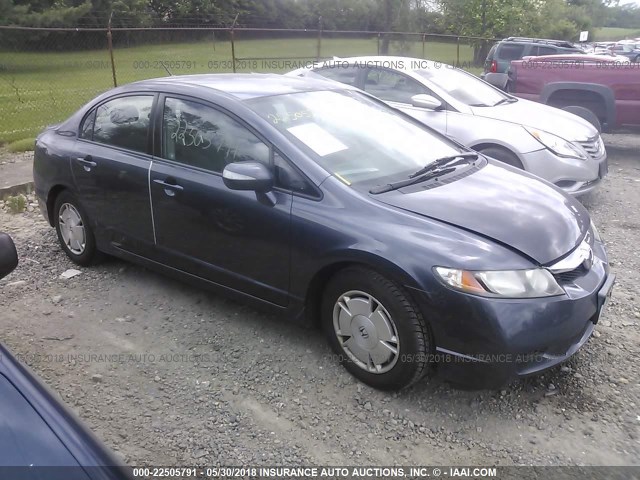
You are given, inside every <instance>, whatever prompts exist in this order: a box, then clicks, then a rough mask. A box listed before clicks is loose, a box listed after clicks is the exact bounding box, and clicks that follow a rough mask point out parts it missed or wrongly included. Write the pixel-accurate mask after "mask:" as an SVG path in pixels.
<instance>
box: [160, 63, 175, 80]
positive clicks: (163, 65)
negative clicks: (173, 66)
mask: <svg viewBox="0 0 640 480" xmlns="http://www.w3.org/2000/svg"><path fill="white" fill-rule="evenodd" d="M160 65H162V68H164V69H165V70H166V72H167V73H168V74H169V76H170V77H173V73H171V70H169V69H168V68H167V66H166V65H165V64H164V62H160Z"/></svg>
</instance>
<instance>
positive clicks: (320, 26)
mask: <svg viewBox="0 0 640 480" xmlns="http://www.w3.org/2000/svg"><path fill="white" fill-rule="evenodd" d="M321 53H322V15H320V16H319V17H318V46H317V47H316V61H318V62H319V61H320V56H321Z"/></svg>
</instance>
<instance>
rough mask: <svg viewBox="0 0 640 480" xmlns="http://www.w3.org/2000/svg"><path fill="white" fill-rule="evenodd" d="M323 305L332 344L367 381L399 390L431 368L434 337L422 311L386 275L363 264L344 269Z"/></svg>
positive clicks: (346, 363)
mask: <svg viewBox="0 0 640 480" xmlns="http://www.w3.org/2000/svg"><path fill="white" fill-rule="evenodd" d="M321 308H322V325H323V329H324V331H325V334H326V336H327V339H328V341H329V344H330V345H331V348H332V349H333V351H334V352H336V354H337V355H338V357H339V359H340V363H341V364H342V365H343V366H344V367H345V368H346V369H347V370H348V371H349V372H350V373H351V374H352V375H353V376H354V377H356V378H357V379H358V380H360V381H362V382H363V383H366V384H367V385H370V386H372V387H374V388H377V389H380V390H399V389H401V388H404V387H407V386H409V385H411V384H413V383H415V382H417V381H418V380H420V379H421V378H422V377H424V376H425V375H426V374H427V373H428V372H429V371H430V370H431V366H432V362H431V358H430V357H431V353H432V351H433V342H432V340H431V338H432V337H431V334H430V333H429V328H428V326H427V323H426V321H425V320H424V318H423V316H422V313H421V312H420V310H419V309H418V307H417V306H416V305H415V303H414V302H413V301H412V300H411V299H410V297H409V296H408V295H407V293H405V292H404V290H403V289H402V288H401V287H400V286H399V285H398V284H396V283H395V282H393V281H391V280H389V279H388V278H386V277H384V276H383V275H381V274H379V273H377V272H375V271H373V270H369V269H366V268H362V267H349V268H346V269H344V270H342V271H340V272H338V273H337V274H336V275H335V276H334V277H333V278H332V279H331V280H330V281H329V283H328V284H327V286H326V288H325V291H324V295H323V301H322V307H321ZM355 312H359V313H355ZM371 312H373V313H371ZM374 322H375V323H374ZM356 335H357V336H356ZM393 349H395V352H394V351H393ZM374 357H375V358H374Z"/></svg>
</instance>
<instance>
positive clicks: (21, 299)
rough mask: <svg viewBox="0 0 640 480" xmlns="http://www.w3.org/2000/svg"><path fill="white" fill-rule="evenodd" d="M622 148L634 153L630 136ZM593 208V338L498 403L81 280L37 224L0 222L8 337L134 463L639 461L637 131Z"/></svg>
mask: <svg viewBox="0 0 640 480" xmlns="http://www.w3.org/2000/svg"><path fill="white" fill-rule="evenodd" d="M622 143H623V144H624V142H622ZM627 143H629V145H626V144H624V145H618V147H620V146H623V147H629V146H631V147H634V148H635V150H632V149H626V150H623V149H615V150H614V149H612V150H611V151H610V173H609V176H608V177H607V178H606V180H605V182H604V183H603V185H602V186H601V187H600V188H599V190H597V191H596V192H595V193H593V194H591V195H589V196H588V197H586V198H583V199H582V200H583V202H584V203H585V205H586V206H587V208H588V209H589V211H590V212H591V214H592V215H593V217H594V221H595V222H596V224H597V225H598V226H599V229H600V231H601V234H602V235H603V236H604V238H605V239H606V243H607V245H608V249H609V254H610V259H611V263H612V269H613V271H614V272H615V273H617V275H618V281H617V285H616V287H615V289H614V294H613V298H612V300H611V302H610V304H609V307H608V308H609V310H608V312H607V315H606V317H605V319H604V320H603V321H601V322H600V324H599V325H598V326H597V330H596V333H595V335H594V337H592V339H591V340H590V342H589V343H588V344H587V345H586V346H585V347H584V348H583V349H582V350H581V351H579V352H578V353H577V354H576V355H575V356H574V357H573V358H572V359H571V360H570V361H569V362H568V363H566V364H565V365H563V366H562V367H557V368H555V369H552V370H550V371H549V372H547V373H545V374H544V375H541V376H537V377H533V378H529V379H526V380H522V381H517V382H515V383H513V384H511V385H509V386H508V387H505V388H504V389H503V390H500V391H489V390H483V391H464V390H459V389H456V388H454V387H452V386H451V385H449V384H447V383H446V382H444V381H443V380H441V379H439V378H437V377H436V378H429V379H425V380H424V381H422V382H420V383H419V384H418V385H416V386H413V387H411V388H409V389H407V390H404V391H402V392H400V393H396V394H390V393H383V392H379V391H375V390H373V389H371V388H369V387H367V386H365V385H362V384H359V383H358V382H356V381H355V380H354V379H352V377H350V376H349V374H347V373H346V371H345V370H343V369H342V368H341V367H340V366H339V365H337V364H336V363H335V362H334V360H333V358H332V355H331V353H330V351H329V349H328V347H327V346H325V342H324V340H323V338H322V335H321V334H320V332H317V331H313V330H306V329H304V328H301V327H299V326H297V325H294V324H291V323H288V322H285V321H282V320H281V319H279V318H275V317H273V316H269V315H265V314H263V313H261V312H258V311H255V310H253V309H251V308H248V307H246V306H243V305H241V304H238V303H234V302H232V301H229V300H226V299H224V298H222V297H218V296H215V295H213V294H210V293H208V292H205V291H202V290H199V289H197V288H193V287H190V286H187V285H184V284H182V283H179V282H177V281H174V280H171V279H168V278H166V277H164V276H161V275H158V274H155V273H152V272H149V271H147V270H145V269H143V268H140V267H137V266H134V265H132V264H129V263H125V262H122V261H119V260H115V259H109V260H106V261H105V262H104V263H102V264H100V265H99V266H96V267H92V268H88V269H87V268H81V269H80V270H81V274H80V275H78V276H76V277H74V278H71V279H68V280H63V279H60V278H59V276H60V274H61V273H62V272H64V271H65V270H67V269H69V268H75V266H74V265H73V264H72V263H71V262H70V261H69V260H68V259H67V258H66V256H65V255H64V254H63V253H62V251H61V250H60V249H59V248H58V246H57V241H56V238H55V234H54V231H53V229H52V228H50V227H49V226H48V225H47V224H46V222H45V221H44V220H43V219H42V218H41V217H40V215H39V213H37V209H35V210H34V209H33V208H30V210H32V211H28V212H25V213H24V214H18V215H10V214H9V213H7V212H6V211H4V210H0V230H4V231H6V232H8V233H10V234H11V235H12V236H13V237H14V239H15V241H16V244H17V247H18V251H19V254H20V258H21V264H20V266H19V267H18V269H17V270H16V271H15V272H14V273H13V274H11V275H10V276H9V277H7V278H6V279H4V280H0V312H1V313H0V331H1V332H2V336H1V340H2V341H3V342H4V343H5V344H6V345H7V346H8V347H9V349H10V350H12V351H13V352H14V353H15V354H16V355H18V356H19V357H20V358H21V359H23V360H24V361H25V362H26V363H27V364H29V365H30V366H31V367H32V368H33V370H35V372H37V373H38V374H39V375H40V376H41V377H43V378H44V379H45V381H46V382H47V383H48V384H49V385H50V386H52V387H53V388H54V389H55V390H56V391H57V392H59V394H60V395H61V397H62V398H63V399H64V401H65V402H66V403H67V404H68V405H70V406H71V407H72V408H73V409H74V410H75V411H76V412H77V413H78V414H79V415H80V417H81V418H82V419H83V420H84V421H85V422H86V423H87V424H88V425H89V426H90V427H91V428H92V429H93V430H94V431H95V432H96V433H97V434H98V436H99V437H101V438H102V439H103V440H104V441H105V442H106V443H107V445H109V446H110V447H111V448H113V449H114V450H115V451H116V452H117V454H118V455H120V456H121V457H123V458H124V459H125V460H126V461H127V462H128V463H130V464H131V465H196V464H198V465H217V464H224V465H249V464H252V465H283V464H288V465H292V464H297V465H301V464H331V465H393V464H406V465H411V464H414V465H416V464H418V465H429V464H431V465H461V464H462V465H513V464H518V465H521V464H522V465H625V464H632V465H638V464H639V463H640V398H639V393H640V383H639V379H638V375H637V372H638V366H637V365H638V360H639V352H640V348H639V340H640V330H639V328H638V325H639V323H640V287H639V285H640V273H639V271H640V254H639V249H638V247H637V245H638V232H639V231H640V208H639V206H640V158H639V154H638V152H639V151H640V137H636V138H635V144H634V143H633V141H627Z"/></svg>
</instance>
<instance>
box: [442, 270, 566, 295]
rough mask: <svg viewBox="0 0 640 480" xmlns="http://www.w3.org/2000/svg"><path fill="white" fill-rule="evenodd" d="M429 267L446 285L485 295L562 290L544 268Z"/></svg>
mask: <svg viewBox="0 0 640 480" xmlns="http://www.w3.org/2000/svg"><path fill="white" fill-rule="evenodd" d="M433 270H434V272H435V273H436V276H437V277H439V278H440V279H441V280H442V281H443V282H444V283H445V284H447V285H449V286H450V287H453V288H455V289H456V290H462V291H464V292H467V293H474V294H476V295H483V296H487V297H505V298H536V297H550V296H553V295H562V294H563V293H564V290H563V289H562V288H561V287H560V285H558V283H557V282H556V279H555V278H553V275H551V273H550V272H549V271H548V270H546V269H544V268H533V269H530V270H489V271H484V272H477V271H476V272H472V271H468V270H458V269H455V268H447V267H434V269H433Z"/></svg>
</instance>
